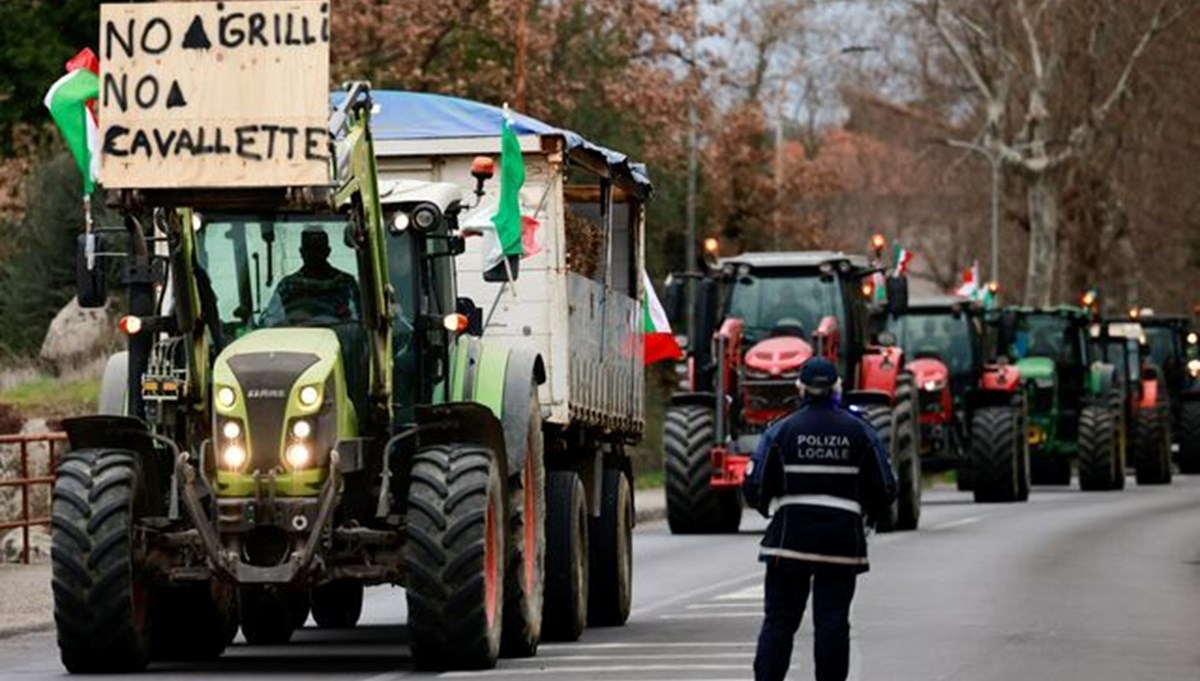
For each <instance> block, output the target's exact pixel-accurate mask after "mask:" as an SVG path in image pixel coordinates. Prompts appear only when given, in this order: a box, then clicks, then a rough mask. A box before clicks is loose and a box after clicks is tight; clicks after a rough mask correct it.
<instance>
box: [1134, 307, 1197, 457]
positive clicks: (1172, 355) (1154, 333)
mask: <svg viewBox="0 0 1200 681" xmlns="http://www.w3.org/2000/svg"><path fill="white" fill-rule="evenodd" d="M1131 312H1133V313H1134V314H1135V315H1136V319H1137V322H1138V323H1139V324H1140V325H1141V327H1142V329H1143V330H1144V331H1145V334H1146V343H1147V345H1148V347H1149V357H1150V361H1151V362H1153V363H1154V365H1155V366H1157V367H1159V368H1161V369H1162V373H1163V380H1164V383H1165V388H1166V392H1167V394H1168V395H1169V397H1170V403H1171V429H1172V432H1173V434H1174V436H1175V442H1174V444H1173V448H1174V449H1175V450H1176V453H1175V455H1176V461H1177V462H1178V464H1179V471H1180V472H1181V473H1188V474H1194V473H1200V333H1198V332H1200V327H1197V326H1195V325H1194V324H1193V323H1192V322H1191V320H1190V319H1189V318H1188V317H1185V316H1182V315H1178V316H1176V315H1160V314H1156V313H1155V312H1154V311H1153V310H1149V309H1143V310H1137V309H1135V310H1132V311H1131Z"/></svg>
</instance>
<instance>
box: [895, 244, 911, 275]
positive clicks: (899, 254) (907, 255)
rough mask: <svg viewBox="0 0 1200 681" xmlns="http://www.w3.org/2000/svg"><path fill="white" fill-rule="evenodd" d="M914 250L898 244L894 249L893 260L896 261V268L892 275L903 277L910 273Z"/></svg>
mask: <svg viewBox="0 0 1200 681" xmlns="http://www.w3.org/2000/svg"><path fill="white" fill-rule="evenodd" d="M912 259H913V254H912V251H910V250H907V249H905V248H904V247H903V246H901V245H900V244H896V248H895V250H894V251H892V262H894V263H896V269H895V271H894V272H893V274H892V276H896V277H903V276H904V275H906V274H908V265H909V263H911V262H912Z"/></svg>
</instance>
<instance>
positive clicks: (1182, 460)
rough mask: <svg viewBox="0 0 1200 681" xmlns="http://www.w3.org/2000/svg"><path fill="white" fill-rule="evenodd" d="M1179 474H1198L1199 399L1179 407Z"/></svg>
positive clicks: (1199, 460) (1199, 471)
mask: <svg viewBox="0 0 1200 681" xmlns="http://www.w3.org/2000/svg"><path fill="white" fill-rule="evenodd" d="M1179 472H1180V473H1189V474H1194V473H1200V399H1191V400H1188V401H1186V402H1184V403H1183V404H1181V405H1179Z"/></svg>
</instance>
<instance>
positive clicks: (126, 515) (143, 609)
mask: <svg viewBox="0 0 1200 681" xmlns="http://www.w3.org/2000/svg"><path fill="white" fill-rule="evenodd" d="M138 481H139V466H138V463H137V455H135V454H134V453H133V452H129V451H125V450H120V449H80V450H76V451H72V452H67V453H66V454H64V455H63V458H62V461H61V462H60V463H59V465H58V475H57V478H56V479H55V482H54V497H53V502H52V505H51V525H52V529H53V535H52V541H51V549H50V560H51V567H50V571H51V576H52V587H53V591H54V621H55V623H56V624H57V626H58V647H59V652H60V655H61V657H62V663H63V666H65V667H66V668H67V671H69V672H71V673H75V674H79V673H85V674H86V673H102V672H127V671H137V670H140V669H143V668H145V666H146V663H147V662H148V661H149V659H150V655H149V653H150V641H149V636H148V631H149V616H148V615H149V612H148V610H149V608H148V605H149V603H148V600H149V598H148V596H149V589H148V587H147V585H146V584H145V582H144V581H143V579H142V575H141V569H140V565H139V564H138V563H137V561H136V560H135V558H134V542H135V533H134V519H135V514H136V512H135V502H136V499H137V495H138Z"/></svg>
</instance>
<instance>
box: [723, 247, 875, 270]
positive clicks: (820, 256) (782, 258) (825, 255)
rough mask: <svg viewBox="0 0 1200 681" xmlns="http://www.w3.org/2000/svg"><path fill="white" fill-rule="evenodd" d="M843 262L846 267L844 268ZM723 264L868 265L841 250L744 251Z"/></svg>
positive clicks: (756, 266) (854, 267) (762, 266)
mask: <svg viewBox="0 0 1200 681" xmlns="http://www.w3.org/2000/svg"><path fill="white" fill-rule="evenodd" d="M843 263H844V267H845V268H846V269H842V268H843ZM721 265H723V266H724V265H747V266H749V267H751V268H754V269H767V268H776V267H778V268H804V267H820V266H821V265H830V266H832V267H833V268H834V269H835V270H841V271H843V272H847V271H861V270H865V269H867V267H868V263H867V259H866V258H865V257H864V256H861V255H851V254H848V253H842V252H840V251H780V252H768V253H742V254H741V255H736V256H731V257H728V258H722V259H721Z"/></svg>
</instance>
